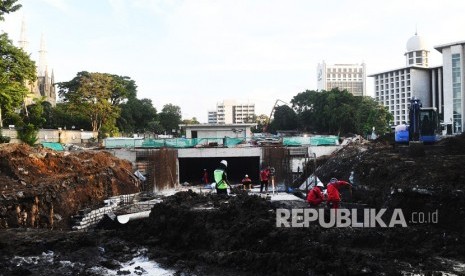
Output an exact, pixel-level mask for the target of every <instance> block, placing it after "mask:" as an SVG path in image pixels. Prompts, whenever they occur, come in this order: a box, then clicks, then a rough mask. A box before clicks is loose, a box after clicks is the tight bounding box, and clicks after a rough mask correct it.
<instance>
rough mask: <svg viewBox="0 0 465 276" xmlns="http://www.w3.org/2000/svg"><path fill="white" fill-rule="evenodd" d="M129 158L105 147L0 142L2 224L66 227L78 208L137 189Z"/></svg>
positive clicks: (6, 226)
mask: <svg viewBox="0 0 465 276" xmlns="http://www.w3.org/2000/svg"><path fill="white" fill-rule="evenodd" d="M139 186H140V183H139V181H138V179H137V178H136V177H135V176H134V175H133V173H132V165H131V163H130V162H127V161H125V160H121V159H119V158H116V157H114V156H113V155H111V154H110V153H108V152H104V151H75V152H56V151H54V150H51V149H47V148H32V147H29V146H27V145H25V144H2V145H0V192H1V194H0V228H11V227H31V228H37V227H42V228H58V229H60V228H61V229H69V224H70V217H71V215H75V214H76V213H77V212H78V211H79V210H80V209H83V208H88V207H95V206H99V205H102V204H103V200H104V199H106V198H108V197H111V196H115V195H120V194H130V193H136V192H139V190H140V188H139Z"/></svg>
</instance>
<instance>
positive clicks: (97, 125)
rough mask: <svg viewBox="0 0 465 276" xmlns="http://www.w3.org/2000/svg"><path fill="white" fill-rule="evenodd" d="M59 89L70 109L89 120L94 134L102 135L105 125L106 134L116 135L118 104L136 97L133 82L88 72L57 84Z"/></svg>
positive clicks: (80, 73) (123, 78) (125, 78)
mask: <svg viewBox="0 0 465 276" xmlns="http://www.w3.org/2000/svg"><path fill="white" fill-rule="evenodd" d="M58 87H59V91H58V93H59V95H60V96H61V97H62V98H63V100H64V102H66V103H69V107H70V109H71V110H74V111H78V112H80V113H82V114H84V115H85V116H87V117H88V118H89V119H90V121H91V125H92V131H100V129H101V128H102V126H104V125H105V128H104V130H105V131H111V132H114V130H115V124H116V118H118V117H119V116H120V111H121V108H120V107H119V104H120V103H121V102H123V101H125V100H126V99H127V98H128V97H131V98H133V97H135V93H136V92H135V87H136V86H135V84H134V82H133V81H131V80H130V79H129V78H127V77H119V76H116V75H111V74H107V73H89V72H85V71H83V72H79V73H78V74H77V76H76V77H75V78H73V79H72V80H71V81H68V82H61V83H58Z"/></svg>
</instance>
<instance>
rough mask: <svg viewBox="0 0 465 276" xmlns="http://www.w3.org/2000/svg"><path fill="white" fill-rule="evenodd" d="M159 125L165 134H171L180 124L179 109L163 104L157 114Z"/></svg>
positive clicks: (175, 106)
mask: <svg viewBox="0 0 465 276" xmlns="http://www.w3.org/2000/svg"><path fill="white" fill-rule="evenodd" d="M159 118H160V124H161V125H162V126H163V129H164V130H165V131H166V133H168V134H171V133H172V131H173V130H177V129H178V127H179V124H180V123H181V118H182V116H181V108H180V107H179V106H177V105H173V104H165V105H164V106H163V109H162V110H161V112H160V114H159Z"/></svg>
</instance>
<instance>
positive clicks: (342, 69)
mask: <svg viewBox="0 0 465 276" xmlns="http://www.w3.org/2000/svg"><path fill="white" fill-rule="evenodd" d="M317 82H318V90H326V91H329V90H331V89H333V88H339V90H347V91H349V92H350V93H352V94H353V95H354V96H365V95H366V69H365V63H362V64H334V65H327V64H326V63H325V62H324V61H323V63H319V64H318V67H317Z"/></svg>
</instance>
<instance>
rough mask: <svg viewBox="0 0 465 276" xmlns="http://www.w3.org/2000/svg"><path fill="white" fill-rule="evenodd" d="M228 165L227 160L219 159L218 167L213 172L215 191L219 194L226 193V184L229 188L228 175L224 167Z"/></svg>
mask: <svg viewBox="0 0 465 276" xmlns="http://www.w3.org/2000/svg"><path fill="white" fill-rule="evenodd" d="M227 167H228V161H226V160H221V162H220V165H219V166H218V168H217V169H216V170H215V171H214V172H213V176H214V177H215V182H216V193H217V194H219V195H228V186H229V187H230V188H231V185H229V182H228V176H227V174H226V168H227Z"/></svg>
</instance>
